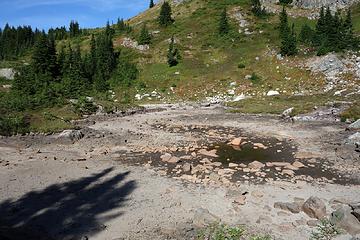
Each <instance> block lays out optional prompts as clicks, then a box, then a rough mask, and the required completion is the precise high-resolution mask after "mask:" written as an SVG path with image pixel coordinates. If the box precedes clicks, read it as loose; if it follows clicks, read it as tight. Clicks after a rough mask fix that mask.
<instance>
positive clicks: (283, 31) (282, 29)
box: [279, 7, 289, 39]
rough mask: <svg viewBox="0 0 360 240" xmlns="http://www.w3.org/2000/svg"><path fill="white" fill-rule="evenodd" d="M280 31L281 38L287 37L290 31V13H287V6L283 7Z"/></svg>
mask: <svg viewBox="0 0 360 240" xmlns="http://www.w3.org/2000/svg"><path fill="white" fill-rule="evenodd" d="M279 32H280V39H283V38H286V37H287V34H288V32H289V22H288V15H287V13H286V10H285V7H283V9H282V11H281V13H280V26H279Z"/></svg>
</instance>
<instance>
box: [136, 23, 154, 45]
mask: <svg viewBox="0 0 360 240" xmlns="http://www.w3.org/2000/svg"><path fill="white" fill-rule="evenodd" d="M138 42H139V44H140V45H145V44H150V43H151V35H150V33H149V31H148V30H147V28H146V25H145V24H144V25H143V27H142V28H141V32H140V35H139V38H138Z"/></svg>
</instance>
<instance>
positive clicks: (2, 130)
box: [0, 115, 30, 136]
mask: <svg viewBox="0 0 360 240" xmlns="http://www.w3.org/2000/svg"><path fill="white" fill-rule="evenodd" d="M29 128H30V122H29V120H28V119H27V118H26V117H24V116H16V115H13V116H10V115H9V116H4V117H0V135H4V136H11V135H15V134H18V133H20V134H24V133H27V132H29Z"/></svg>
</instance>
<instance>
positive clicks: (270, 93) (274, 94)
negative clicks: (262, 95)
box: [266, 90, 280, 96]
mask: <svg viewBox="0 0 360 240" xmlns="http://www.w3.org/2000/svg"><path fill="white" fill-rule="evenodd" d="M276 95H280V93H279V92H278V91H274V90H270V91H268V92H267V94H266V96H276Z"/></svg>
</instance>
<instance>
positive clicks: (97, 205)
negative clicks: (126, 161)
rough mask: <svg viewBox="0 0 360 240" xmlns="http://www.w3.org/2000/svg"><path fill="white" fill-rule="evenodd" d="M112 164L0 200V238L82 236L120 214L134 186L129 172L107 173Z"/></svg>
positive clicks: (74, 237) (68, 237)
mask: <svg viewBox="0 0 360 240" xmlns="http://www.w3.org/2000/svg"><path fill="white" fill-rule="evenodd" d="M112 171H113V168H109V169H106V170H104V171H102V172H100V173H97V174H94V175H91V176H89V177H84V178H81V179H78V180H74V181H70V182H66V183H63V184H54V185H51V186H49V187H47V188H45V189H43V190H40V191H32V192H29V193H27V194H25V195H24V196H22V197H21V198H19V199H17V200H12V199H8V200H6V201H4V202H2V203H0V239H3V240H20V239H21V240H23V239H26V240H35V239H36V240H42V239H44V240H45V239H47V240H48V239H86V237H84V236H91V235H93V234H96V233H98V232H100V231H102V230H104V229H105V228H106V225H104V223H106V221H109V220H111V219H113V218H116V217H119V216H121V215H122V214H123V212H122V211H121V207H122V206H123V205H124V204H125V203H126V201H128V197H127V196H128V195H129V194H131V192H132V191H133V190H134V189H135V188H136V182H135V181H126V182H125V178H126V176H127V175H128V174H129V172H125V173H121V174H117V175H115V176H111V177H110V176H108V175H109V174H110V173H111V172H112Z"/></svg>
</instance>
